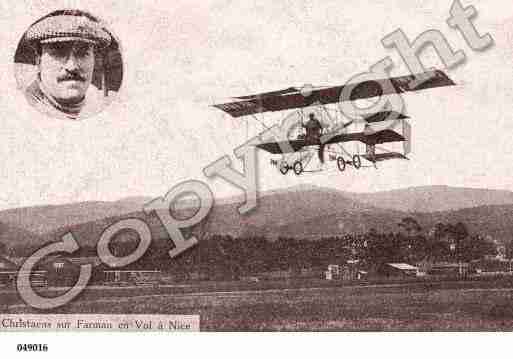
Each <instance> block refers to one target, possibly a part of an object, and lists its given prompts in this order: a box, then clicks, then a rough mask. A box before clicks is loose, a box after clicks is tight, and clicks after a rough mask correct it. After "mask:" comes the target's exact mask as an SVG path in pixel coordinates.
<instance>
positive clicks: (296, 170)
mask: <svg viewBox="0 0 513 359" xmlns="http://www.w3.org/2000/svg"><path fill="white" fill-rule="evenodd" d="M301 172H303V164H302V163H301V161H296V162H294V173H295V174H296V175H297V176H299V175H300V174H301Z"/></svg>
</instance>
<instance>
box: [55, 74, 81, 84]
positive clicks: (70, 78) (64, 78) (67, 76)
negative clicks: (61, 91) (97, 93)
mask: <svg viewBox="0 0 513 359" xmlns="http://www.w3.org/2000/svg"><path fill="white" fill-rule="evenodd" d="M85 80H86V79H85V77H84V76H82V75H81V74H80V73H78V72H67V73H66V74H65V75H62V76H59V77H58V78H57V82H62V81H82V82H85Z"/></svg>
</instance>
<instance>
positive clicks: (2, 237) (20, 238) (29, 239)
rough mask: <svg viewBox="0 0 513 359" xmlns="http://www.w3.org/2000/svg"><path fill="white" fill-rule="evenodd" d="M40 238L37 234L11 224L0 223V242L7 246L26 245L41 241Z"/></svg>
mask: <svg viewBox="0 0 513 359" xmlns="http://www.w3.org/2000/svg"><path fill="white" fill-rule="evenodd" d="M41 241H42V239H41V237H39V236H38V235H37V234H35V233H32V232H29V231H27V230H25V229H23V228H20V227H17V226H13V225H11V224H6V223H0V243H2V244H5V245H6V246H7V248H13V247H15V246H17V245H19V244H23V245H26V246H32V245H36V244H38V243H41Z"/></svg>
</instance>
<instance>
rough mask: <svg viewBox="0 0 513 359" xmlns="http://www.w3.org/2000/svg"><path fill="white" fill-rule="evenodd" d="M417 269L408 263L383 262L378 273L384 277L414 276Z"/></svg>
mask: <svg viewBox="0 0 513 359" xmlns="http://www.w3.org/2000/svg"><path fill="white" fill-rule="evenodd" d="M418 271H419V269H418V268H417V267H415V266H412V265H411V264H408V263H385V264H383V265H382V266H381V267H380V268H378V273H379V274H381V275H384V276H386V277H416V276H417V273H418Z"/></svg>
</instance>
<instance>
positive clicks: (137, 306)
mask: <svg viewBox="0 0 513 359" xmlns="http://www.w3.org/2000/svg"><path fill="white" fill-rule="evenodd" d="M165 289H166V288H147V289H139V290H136V288H133V289H132V290H131V291H129V288H122V289H118V290H124V293H123V295H113V293H114V292H115V290H116V289H115V288H114V289H103V290H92V289H91V290H89V291H88V292H87V293H85V294H84V295H83V296H81V298H80V299H79V300H78V301H75V302H73V303H70V304H69V305H67V306H65V307H63V308H60V309H58V310H55V311H53V312H56V313H134V314H135V313H137V314H144V313H147V314H159V313H162V314H200V315H201V328H202V330H425V331H431V330H492V331H493V330H512V329H513V285H511V282H510V281H509V280H508V281H505V280H502V281H501V280H499V281H470V282H457V281H453V282H437V283H419V282H415V283H391V284H367V285H356V286H343V287H341V286H328V287H305V288H255V289H241V288H240V289H234V288H232V289H231V290H222V288H217V289H216V288H206V289H205V290H204V291H198V289H199V288H193V289H194V291H192V292H189V291H188V290H185V289H184V288H182V289H181V293H180V291H178V292H174V293H173V291H172V290H171V289H170V288H168V290H165ZM225 289H226V288H225ZM174 290H176V288H174ZM191 290H192V289H191ZM4 309H6V308H4ZM4 312H9V313H24V312H34V310H31V309H29V308H27V307H26V306H24V305H21V304H13V305H11V306H9V307H8V308H7V310H4Z"/></svg>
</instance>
